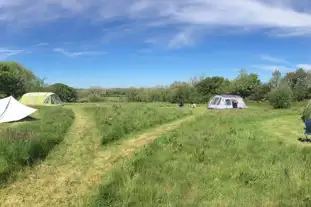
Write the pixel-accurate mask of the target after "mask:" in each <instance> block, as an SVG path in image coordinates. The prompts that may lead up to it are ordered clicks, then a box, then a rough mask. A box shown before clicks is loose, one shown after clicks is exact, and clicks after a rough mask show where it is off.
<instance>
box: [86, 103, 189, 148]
mask: <svg viewBox="0 0 311 207" xmlns="http://www.w3.org/2000/svg"><path fill="white" fill-rule="evenodd" d="M108 106H109V105H108ZM161 106H162V107H161ZM85 110H86V111H87V113H89V114H91V115H92V116H93V118H94V119H95V121H96V124H97V127H98V130H99V131H100V134H101V142H102V144H107V143H110V142H113V141H116V140H118V139H121V138H124V137H125V136H128V135H130V134H132V133H135V132H137V131H141V130H145V129H148V128H151V127H154V126H156V125H161V124H165V123H167V122H171V121H173V120H176V119H180V118H182V117H185V116H187V115H191V114H192V111H191V110H190V109H189V108H186V109H184V108H177V107H174V108H173V107H167V105H163V104H161V105H160V104H159V105H155V104H151V105H148V104H147V105H146V104H113V105H110V107H103V106H96V107H86V108H85Z"/></svg>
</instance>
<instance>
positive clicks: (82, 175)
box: [0, 107, 195, 207]
mask: <svg viewBox="0 0 311 207" xmlns="http://www.w3.org/2000/svg"><path fill="white" fill-rule="evenodd" d="M72 109H73V111H74V112H75V117H76V118H75V122H74V123H73V125H72V127H71V129H70V130H69V132H68V135H67V137H66V138H65V140H64V141H63V143H61V144H60V145H59V146H58V147H56V148H55V149H54V151H52V152H51V153H50V155H49V156H48V157H47V159H46V160H45V161H44V162H42V163H41V164H39V165H37V166H36V167H34V168H32V169H28V170H27V171H28V172H26V173H27V177H26V178H25V179H23V180H20V181H16V182H15V183H13V184H12V185H10V186H8V187H7V188H4V189H0V204H1V206H14V207H17V206H32V207H34V206H82V205H83V203H82V202H83V200H84V199H85V198H87V197H89V196H90V195H91V194H92V192H94V191H95V189H96V187H97V185H96V184H100V182H101V177H102V175H103V174H104V173H105V172H106V171H108V170H109V169H111V167H112V166H113V165H114V163H115V162H116V161H118V159H120V158H122V157H125V156H129V155H131V154H132V153H133V152H134V151H135V150H137V149H139V148H140V147H142V146H143V145H145V144H148V143H150V142H152V141H153V140H154V139H156V138H157V137H159V136H160V135H162V134H164V133H165V132H168V131H170V130H173V129H176V128H177V127H178V126H180V125H181V124H182V123H184V122H186V121H189V120H191V119H193V118H194V117H195V115H193V116H188V117H186V118H183V119H180V120H177V121H174V122H172V123H168V124H165V125H162V126H159V127H157V128H155V129H152V130H150V131H149V132H145V133H143V134H141V135H140V136H137V137H136V138H134V139H127V140H123V141H122V142H119V143H118V144H115V145H112V146H110V147H109V148H107V149H105V150H103V149H102V148H101V145H100V137H99V133H98V131H97V129H96V125H95V122H94V121H93V120H92V119H91V118H89V117H88V115H87V114H86V113H85V112H84V111H83V109H82V108H81V107H72Z"/></svg>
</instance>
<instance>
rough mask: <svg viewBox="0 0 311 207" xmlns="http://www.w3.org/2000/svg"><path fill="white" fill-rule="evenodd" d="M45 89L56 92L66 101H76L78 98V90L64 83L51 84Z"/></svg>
mask: <svg viewBox="0 0 311 207" xmlns="http://www.w3.org/2000/svg"><path fill="white" fill-rule="evenodd" d="M44 91H47V92H53V93H56V94H57V95H58V96H59V97H60V99H61V100H62V101H64V102H75V101H76V100H77V98H78V93H77V90H76V89H75V88H72V87H70V86H67V85H65V84H63V83H55V84H53V85H50V86H48V87H46V88H44Z"/></svg>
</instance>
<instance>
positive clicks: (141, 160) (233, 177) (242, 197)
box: [90, 107, 311, 206]
mask: <svg viewBox="0 0 311 207" xmlns="http://www.w3.org/2000/svg"><path fill="white" fill-rule="evenodd" d="M254 108H255V109H248V110H243V111H210V112H208V113H207V114H204V115H203V116H200V117H197V118H196V120H195V121H193V122H190V123H185V124H183V125H182V126H181V127H180V128H178V130H175V131H173V132H170V133H167V134H165V135H163V136H162V137H160V138H158V139H157V140H156V141H155V142H154V143H153V144H151V145H150V146H149V147H147V148H144V149H143V150H141V151H140V152H139V153H138V154H136V155H135V156H134V157H132V158H131V159H129V160H127V161H125V162H124V163H122V165H119V167H117V168H115V169H114V170H112V171H111V172H110V173H109V174H108V175H107V176H105V179H104V181H103V183H102V186H101V187H100V188H99V191H98V195H97V197H96V198H94V199H93V200H92V202H90V204H91V205H92V206H310V205H311V197H310V193H311V188H310V181H311V168H310V167H311V148H310V146H309V145H308V144H305V143H304V144H303V143H300V142H298V141H297V138H299V137H301V136H303V124H302V122H301V120H300V117H299V109H297V108H296V109H293V110H271V109H266V108H262V107H254ZM256 108H257V109H256Z"/></svg>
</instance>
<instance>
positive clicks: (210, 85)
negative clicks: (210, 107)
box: [195, 76, 230, 102]
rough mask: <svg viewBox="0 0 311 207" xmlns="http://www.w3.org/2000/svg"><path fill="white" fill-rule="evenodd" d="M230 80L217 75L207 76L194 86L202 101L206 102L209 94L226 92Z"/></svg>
mask: <svg viewBox="0 0 311 207" xmlns="http://www.w3.org/2000/svg"><path fill="white" fill-rule="evenodd" d="M229 86H230V81H229V80H227V79H225V78H223V77H219V76H214V77H207V78H204V79H203V80H201V81H200V82H198V83H197V84H196V85H195V88H196V90H197V92H198V94H199V95H200V96H201V101H202V102H207V101H208V100H209V99H210V97H211V96H213V95H216V94H222V93H228V92H229Z"/></svg>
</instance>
